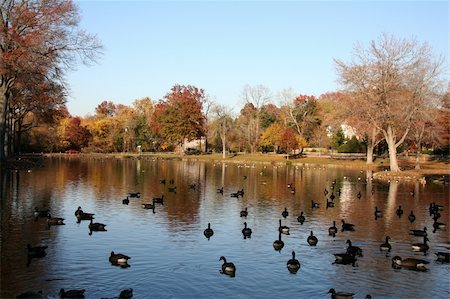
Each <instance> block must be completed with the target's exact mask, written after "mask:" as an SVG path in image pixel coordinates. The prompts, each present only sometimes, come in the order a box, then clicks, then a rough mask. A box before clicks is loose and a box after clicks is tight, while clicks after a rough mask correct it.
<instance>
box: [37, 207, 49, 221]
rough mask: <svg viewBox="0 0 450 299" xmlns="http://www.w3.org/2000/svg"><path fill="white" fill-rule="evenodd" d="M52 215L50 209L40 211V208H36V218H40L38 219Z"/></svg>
mask: <svg viewBox="0 0 450 299" xmlns="http://www.w3.org/2000/svg"><path fill="white" fill-rule="evenodd" d="M49 213H50V210H49V209H43V210H40V209H39V208H38V207H35V208H34V217H35V218H38V217H47V216H48V214H49Z"/></svg>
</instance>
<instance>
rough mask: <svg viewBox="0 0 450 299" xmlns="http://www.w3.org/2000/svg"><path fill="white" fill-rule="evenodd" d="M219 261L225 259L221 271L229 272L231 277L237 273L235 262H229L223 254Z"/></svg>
mask: <svg viewBox="0 0 450 299" xmlns="http://www.w3.org/2000/svg"><path fill="white" fill-rule="evenodd" d="M219 261H223V264H222V271H221V272H222V273H223V274H227V275H229V276H231V277H234V276H235V275H236V266H235V265H234V264H233V263H229V262H227V259H226V258H225V257H224V256H221V257H220V259H219Z"/></svg>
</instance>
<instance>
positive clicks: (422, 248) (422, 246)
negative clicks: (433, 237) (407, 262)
mask: <svg viewBox="0 0 450 299" xmlns="http://www.w3.org/2000/svg"><path fill="white" fill-rule="evenodd" d="M427 241H430V240H429V239H428V238H427V237H426V236H424V237H423V243H413V244H411V247H412V250H413V251H417V252H427V250H428V249H430V247H429V246H428V244H427Z"/></svg>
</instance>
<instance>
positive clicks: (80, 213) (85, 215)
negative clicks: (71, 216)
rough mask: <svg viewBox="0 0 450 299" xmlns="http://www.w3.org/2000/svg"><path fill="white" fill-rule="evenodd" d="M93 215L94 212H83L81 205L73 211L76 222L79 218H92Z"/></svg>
mask: <svg viewBox="0 0 450 299" xmlns="http://www.w3.org/2000/svg"><path fill="white" fill-rule="evenodd" d="M94 215H95V214H93V213H85V212H83V210H82V209H81V207H78V210H77V211H75V216H77V219H78V222H80V221H81V220H91V219H94Z"/></svg>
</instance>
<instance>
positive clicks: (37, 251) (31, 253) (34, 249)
mask: <svg viewBox="0 0 450 299" xmlns="http://www.w3.org/2000/svg"><path fill="white" fill-rule="evenodd" d="M47 248H48V246H31V245H30V244H28V245H27V250H28V257H29V258H41V257H44V256H46V255H47V253H46V252H45V249H47Z"/></svg>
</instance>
